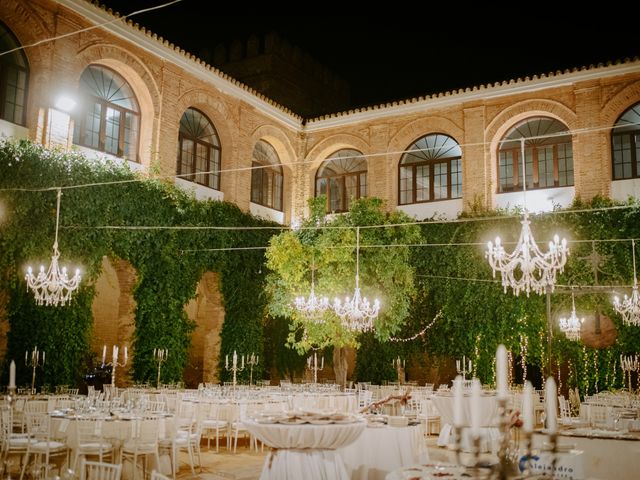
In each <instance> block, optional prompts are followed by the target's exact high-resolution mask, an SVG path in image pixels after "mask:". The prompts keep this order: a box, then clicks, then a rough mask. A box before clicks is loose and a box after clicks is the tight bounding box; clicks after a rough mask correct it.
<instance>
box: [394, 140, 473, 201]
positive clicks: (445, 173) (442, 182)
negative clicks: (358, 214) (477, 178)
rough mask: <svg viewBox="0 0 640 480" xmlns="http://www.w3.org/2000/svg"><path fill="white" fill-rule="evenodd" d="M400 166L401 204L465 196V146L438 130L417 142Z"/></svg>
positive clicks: (409, 149)
mask: <svg viewBox="0 0 640 480" xmlns="http://www.w3.org/2000/svg"><path fill="white" fill-rule="evenodd" d="M399 169H400V172H399V173H400V174H399V181H400V185H399V189H398V191H399V203H400V205H406V204H409V203H421V202H431V201H434V200H447V199H451V198H460V197H461V196H462V150H461V149H460V145H458V142H456V141H455V140H454V139H453V138H451V137H449V136H447V135H443V134H440V133H435V134H431V135H427V136H425V137H422V138H421V139H419V140H418V141H416V142H414V143H413V144H412V145H411V146H410V147H408V148H407V152H406V153H405V154H403V155H402V158H401V159H400V165H399Z"/></svg>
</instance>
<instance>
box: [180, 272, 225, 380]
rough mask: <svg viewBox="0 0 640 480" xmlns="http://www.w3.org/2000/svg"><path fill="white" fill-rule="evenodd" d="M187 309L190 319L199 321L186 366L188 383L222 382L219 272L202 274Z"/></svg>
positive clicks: (221, 310)
mask: <svg viewBox="0 0 640 480" xmlns="http://www.w3.org/2000/svg"><path fill="white" fill-rule="evenodd" d="M185 310H186V312H187V316H188V317H189V320H191V321H193V322H194V323H195V324H196V328H195V330H194V331H193V334H192V335H191V349H190V350H189V360H188V363H187V366H186V367H185V370H184V376H183V377H184V382H185V385H186V386H187V388H195V387H197V386H198V384H199V383H200V382H211V383H218V382H219V381H220V378H219V377H218V358H219V356H220V344H221V339H220V332H221V331H222V324H223V322H224V307H223V305H222V294H221V293H220V277H219V275H218V274H217V273H214V272H206V273H205V274H204V275H203V276H202V278H201V279H200V282H199V283H198V287H197V289H196V298H194V299H193V300H191V301H190V302H189V303H188V304H187V305H186V306H185Z"/></svg>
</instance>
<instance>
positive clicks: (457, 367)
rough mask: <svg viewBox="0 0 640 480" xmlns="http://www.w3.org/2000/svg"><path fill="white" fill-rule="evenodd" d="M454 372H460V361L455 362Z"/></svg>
mask: <svg viewBox="0 0 640 480" xmlns="http://www.w3.org/2000/svg"><path fill="white" fill-rule="evenodd" d="M456 370H460V360H456Z"/></svg>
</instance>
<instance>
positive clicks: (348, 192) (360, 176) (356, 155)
mask: <svg viewBox="0 0 640 480" xmlns="http://www.w3.org/2000/svg"><path fill="white" fill-rule="evenodd" d="M319 195H326V196H327V211H328V212H346V211H348V210H349V205H350V203H351V199H355V198H361V197H366V196H367V160H366V159H365V158H364V157H363V156H362V154H361V153H360V152H358V151H357V150H349V149H343V150H339V151H337V152H335V153H334V154H333V155H330V156H329V159H328V160H325V162H324V163H323V164H322V165H321V166H320V168H319V169H318V172H317V173H316V197H317V196H319Z"/></svg>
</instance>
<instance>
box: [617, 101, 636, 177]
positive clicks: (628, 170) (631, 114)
mask: <svg viewBox="0 0 640 480" xmlns="http://www.w3.org/2000/svg"><path fill="white" fill-rule="evenodd" d="M615 126H616V128H614V129H613V133H612V134H611V157H612V158H613V179H614V180H623V179H625V178H638V177H640V103H636V104H635V105H634V106H633V107H631V108H629V109H628V110H627V111H625V112H624V113H623V114H622V115H621V116H620V118H619V119H618V121H617V122H616V124H615Z"/></svg>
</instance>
